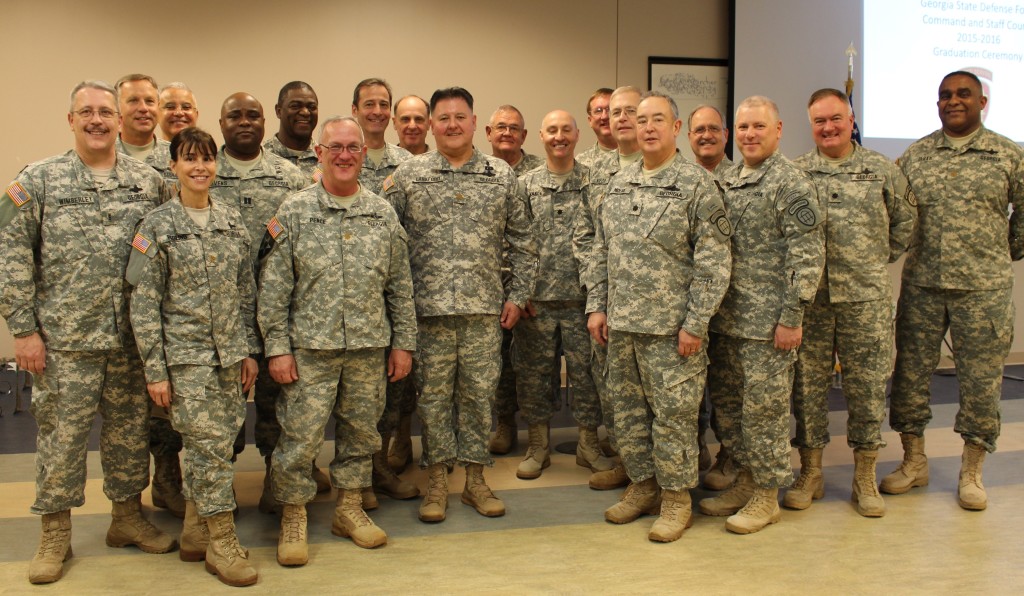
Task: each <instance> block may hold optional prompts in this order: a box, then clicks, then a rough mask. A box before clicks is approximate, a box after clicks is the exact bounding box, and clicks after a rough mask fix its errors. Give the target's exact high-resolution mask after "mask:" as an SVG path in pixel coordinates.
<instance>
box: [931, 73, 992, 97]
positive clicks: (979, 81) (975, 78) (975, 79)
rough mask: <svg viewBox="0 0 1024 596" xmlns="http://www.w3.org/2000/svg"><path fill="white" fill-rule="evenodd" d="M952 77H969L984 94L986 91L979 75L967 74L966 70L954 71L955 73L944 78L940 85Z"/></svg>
mask: <svg viewBox="0 0 1024 596" xmlns="http://www.w3.org/2000/svg"><path fill="white" fill-rule="evenodd" d="M950 77H967V78H969V79H971V80H972V81H974V83H975V84H976V85H977V86H978V89H981V90H982V92H984V90H985V87H984V86H982V84H981V79H979V78H978V75H976V74H974V73H973V72H967V71H966V70H954V71H953V72H951V73H949V74H948V75H946V76H944V77H942V81H940V83H939V84H940V85H941V84H942V83H945V82H946V79H948V78H950Z"/></svg>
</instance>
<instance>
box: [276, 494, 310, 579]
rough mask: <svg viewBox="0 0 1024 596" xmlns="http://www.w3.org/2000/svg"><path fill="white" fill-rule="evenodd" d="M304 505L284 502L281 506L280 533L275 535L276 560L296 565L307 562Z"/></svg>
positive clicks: (307, 548)
mask: <svg viewBox="0 0 1024 596" xmlns="http://www.w3.org/2000/svg"><path fill="white" fill-rule="evenodd" d="M307 541H308V534H307V528H306V506H305V505H293V504H291V503H285V504H284V505H282V507H281V533H280V534H278V536H277V562H278V564H280V565H282V566H284V567H298V566H300V565H305V564H306V563H307V562H309V546H308V544H307Z"/></svg>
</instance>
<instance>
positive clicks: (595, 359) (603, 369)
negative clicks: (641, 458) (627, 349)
mask: <svg viewBox="0 0 1024 596" xmlns="http://www.w3.org/2000/svg"><path fill="white" fill-rule="evenodd" d="M590 378H591V379H593V380H594V389H595V390H596V391H597V399H598V401H599V402H600V403H601V422H603V423H604V430H605V432H607V433H608V442H609V443H610V444H611V446H612V449H614V450H615V451H616V452H618V450H619V444H618V441H617V440H616V439H615V400H613V399H612V397H611V396H610V395H609V394H608V346H602V345H601V344H599V343H597V342H596V341H594V339H593V338H591V339H590Z"/></svg>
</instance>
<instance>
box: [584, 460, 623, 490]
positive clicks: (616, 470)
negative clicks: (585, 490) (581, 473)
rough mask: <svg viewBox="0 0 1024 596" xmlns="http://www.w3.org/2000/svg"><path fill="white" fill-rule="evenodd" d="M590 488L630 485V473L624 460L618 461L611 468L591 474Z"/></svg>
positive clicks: (598, 488)
mask: <svg viewBox="0 0 1024 596" xmlns="http://www.w3.org/2000/svg"><path fill="white" fill-rule="evenodd" d="M589 485H590V488H592V489H594V490H612V489H615V488H621V487H623V486H628V485H629V474H627V473H626V466H624V465H622V462H621V461H619V462H616V463H615V466H614V467H613V468H612V469H610V470H604V471H602V472H594V473H593V474H591V475H590V482H589Z"/></svg>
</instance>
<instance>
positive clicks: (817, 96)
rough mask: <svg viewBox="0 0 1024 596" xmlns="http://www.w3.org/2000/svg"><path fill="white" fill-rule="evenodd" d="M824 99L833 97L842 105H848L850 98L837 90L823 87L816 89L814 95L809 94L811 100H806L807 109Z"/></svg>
mask: <svg viewBox="0 0 1024 596" xmlns="http://www.w3.org/2000/svg"><path fill="white" fill-rule="evenodd" d="M826 97H834V98H836V99H838V100H839V101H841V102H843V103H844V104H846V105H850V98H849V97H847V96H846V94H845V93H843V92H842V91H840V90H839V89H833V88H831V87H824V88H822V89H818V90H817V91H815V92H814V93H811V98H810V99H808V100H807V109H810V108H811V106H813V105H814V104H816V103H818V102H819V101H821V100H823V99H825V98H826Z"/></svg>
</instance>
